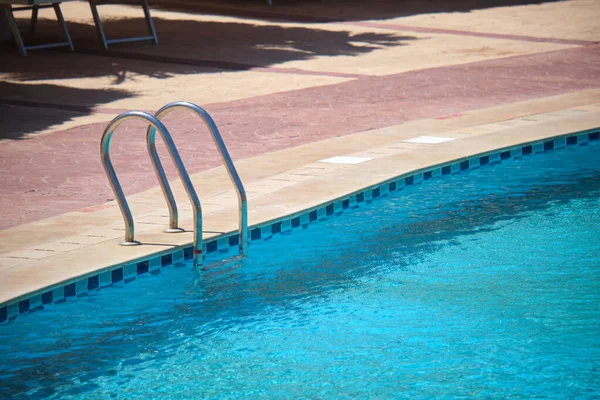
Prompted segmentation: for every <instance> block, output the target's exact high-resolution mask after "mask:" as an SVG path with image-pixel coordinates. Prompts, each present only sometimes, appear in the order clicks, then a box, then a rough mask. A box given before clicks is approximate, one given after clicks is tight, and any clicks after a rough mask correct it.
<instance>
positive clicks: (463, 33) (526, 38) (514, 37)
mask: <svg viewBox="0 0 600 400" xmlns="http://www.w3.org/2000/svg"><path fill="white" fill-rule="evenodd" d="M344 24H346V25H356V26H364V27H366V28H378V29H391V30H396V31H403V32H418V33H440V34H445V35H459V36H475V37H484V38H488V39H508V40H517V41H521V42H537V43H556V44H566V45H576V46H588V45H592V44H596V43H598V41H595V42H594V41H589V40H578V39H557V38H544V37H535V36H523V35H507V34H503V33H487V32H473V31H462V30H455V29H442V28H429V27H422V26H412V25H396V24H386V23H378V22H366V21H351V22H344Z"/></svg>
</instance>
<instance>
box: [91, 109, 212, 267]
mask: <svg viewBox="0 0 600 400" xmlns="http://www.w3.org/2000/svg"><path fill="white" fill-rule="evenodd" d="M130 119H141V120H144V121H145V122H148V123H149V124H150V126H151V127H152V128H153V130H154V133H156V130H158V131H159V132H160V135H161V136H162V138H163V141H164V142H165V144H166V145H167V148H168V150H169V154H170V155H171V159H172V160H173V162H174V163H175V166H176V167H177V172H178V174H179V178H180V179H181V181H182V182H183V185H184V187H185V190H186V192H187V195H188V197H189V199H190V202H191V203H192V208H193V210H194V221H195V229H194V265H196V266H200V265H202V207H201V205H200V200H199V199H198V195H197V194H196V190H194V186H193V185H192V181H191V180H190V177H189V175H188V173H187V171H186V169H185V166H184V165H183V162H182V161H181V157H180V156H179V152H178V151H177V148H176V147H175V144H174V143H173V139H172V138H171V135H170V134H169V131H168V130H167V128H166V127H165V126H164V125H163V123H162V122H160V121H159V120H158V119H157V118H156V117H154V116H152V115H150V114H148V113H145V112H142V111H127V112H124V113H122V114H120V115H118V116H117V117H116V118H115V119H113V120H112V121H111V122H110V123H109V124H108V126H107V127H106V129H105V130H104V133H103V134H102V140H101V142H100V155H101V157H102V165H103V166H104V171H106V175H107V176H108V181H109V182H110V186H111V187H112V190H113V193H114V194H115V198H116V200H117V203H118V204H119V207H120V208H121V214H122V215H123V220H124V222H125V241H123V242H121V243H119V244H120V245H123V246H134V245H139V244H140V242H138V241H136V240H134V226H133V217H132V215H131V210H130V209H129V205H128V204H127V200H126V199H125V194H124V193H123V189H122V188H121V184H120V183H119V179H118V178H117V174H116V173H115V169H114V167H113V165H112V162H111V160H110V141H111V139H112V134H113V132H114V131H115V129H117V128H118V127H119V125H121V124H122V123H123V122H125V121H127V120H130ZM160 179H161V178H160V177H159V180H160ZM161 186H162V184H161Z"/></svg>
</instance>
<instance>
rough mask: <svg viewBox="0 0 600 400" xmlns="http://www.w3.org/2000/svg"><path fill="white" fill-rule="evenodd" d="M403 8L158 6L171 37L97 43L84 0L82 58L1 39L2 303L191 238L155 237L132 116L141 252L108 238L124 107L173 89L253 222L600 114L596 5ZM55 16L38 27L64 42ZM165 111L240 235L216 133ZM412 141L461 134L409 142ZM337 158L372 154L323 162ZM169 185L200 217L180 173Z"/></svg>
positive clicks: (161, 99)
mask: <svg viewBox="0 0 600 400" xmlns="http://www.w3.org/2000/svg"><path fill="white" fill-rule="evenodd" d="M459 3H460V2H457V4H459ZM497 3H502V2H497ZM523 3H526V2H523ZM393 4H395V3H393V2H381V7H380V8H379V14H377V13H375V14H374V12H373V11H371V12H370V13H369V12H367V10H365V9H364V5H361V4H359V3H349V6H348V7H343V8H342V7H340V6H339V4H336V3H329V2H328V3H320V4H310V5H309V6H307V7H300V5H298V4H294V5H292V4H288V3H283V4H281V5H279V6H277V7H273V8H268V7H266V6H263V5H261V4H258V3H256V4H251V5H249V6H246V7H243V8H241V10H240V9H239V8H233V7H229V6H227V5H222V4H221V5H218V4H212V3H208V2H207V3H200V4H196V3H193V4H192V3H191V2H190V3H186V2H166V1H163V2H161V3H158V4H155V8H154V9H153V16H154V18H155V22H156V28H157V31H158V34H159V39H160V41H161V44H160V45H159V46H151V45H145V44H128V45H123V46H115V47H114V49H113V50H111V51H109V52H104V51H102V50H100V49H99V44H98V43H97V42H96V41H95V32H94V31H93V23H92V19H91V15H89V10H88V9H87V8H86V7H87V4H86V3H80V2H73V3H67V4H65V5H64V7H63V12H64V14H65V18H66V19H67V21H70V28H71V31H72V35H73V40H74V43H75V46H76V48H77V50H76V52H74V53H68V52H62V51H57V50H47V51H40V52H32V54H31V55H30V57H28V58H23V57H20V56H18V55H17V53H16V49H14V48H12V47H11V46H2V47H0V54H1V56H2V60H3V61H2V72H1V73H0V79H1V81H0V113H2V122H3V126H4V131H3V133H2V140H1V141H0V168H2V171H3V173H2V177H1V178H0V179H1V180H2V182H1V183H2V185H1V187H0V193H1V194H2V196H1V198H0V228H1V229H2V231H0V304H3V303H6V302H8V301H9V300H15V299H18V298H20V297H22V296H24V295H25V294H27V293H31V292H34V291H37V290H40V289H42V288H45V287H48V286H51V285H53V284H56V283H58V282H63V281H67V280H69V279H73V278H75V277H77V276H82V275H85V274H87V273H90V272H92V271H95V270H99V269H103V268H106V267H108V266H111V265H118V264H122V263H125V262H127V261H130V260H133V259H136V258H139V257H142V256H144V255H146V254H149V253H156V252H164V251H165V249H168V248H172V247H173V246H177V245H183V244H185V243H189V242H191V238H192V236H191V233H190V232H186V233H182V234H172V235H166V234H163V233H160V231H161V229H162V228H163V227H164V226H165V225H166V221H167V213H166V207H165V205H164V200H163V198H162V195H161V193H160V190H159V189H158V188H157V187H156V181H155V177H154V174H153V172H152V171H151V165H150V163H149V160H148V157H147V155H146V150H145V143H144V134H143V132H144V131H145V128H144V127H143V126H141V125H140V124H135V123H131V124H129V123H128V124H127V125H124V126H123V127H122V128H120V129H119V130H118V131H117V132H116V133H115V139H114V142H113V149H112V150H113V154H114V162H115V166H116V168H117V172H118V173H119V178H120V179H121V183H122V185H123V187H124V189H125V191H126V194H128V195H129V197H128V199H129V201H130V205H131V207H132V211H133V214H134V218H135V220H136V232H137V233H138V234H137V238H138V239H139V240H141V241H142V242H143V243H145V245H144V246H139V247H133V248H123V247H119V246H117V245H116V243H117V242H118V241H119V240H120V238H121V237H122V235H123V222H122V219H121V216H120V213H119V210H118V207H117V206H116V204H115V203H114V201H111V200H112V197H113V196H112V193H111V191H110V187H109V186H108V183H107V181H106V177H105V176H104V171H103V170H102V167H101V164H100V157H99V141H100V136H101V134H102V132H103V129H104V127H105V126H106V124H107V122H108V121H109V120H110V119H112V118H113V117H114V116H116V114H118V113H119V112H121V111H125V110H131V109H142V110H148V111H153V110H156V109H158V108H160V107H161V106H163V105H164V104H166V103H167V102H170V101H175V100H187V101H191V102H195V103H197V104H199V105H201V106H203V107H205V108H206V109H207V110H208V111H209V112H210V113H211V115H213V117H214V119H215V121H216V123H217V125H218V126H219V128H220V129H221V132H222V134H223V136H224V139H225V142H226V143H227V144H228V147H229V148H230V152H231V154H232V156H233V158H234V160H236V165H237V168H238V171H239V173H240V175H241V177H242V179H243V181H244V183H245V184H246V186H247V191H248V194H249V205H250V223H251V224H253V225H254V224H259V223H261V222H264V221H269V220H273V219H275V218H279V217H281V216H284V215H288V214H293V213H297V212H299V211H301V210H304V209H307V208H309V207H313V206H315V205H317V204H321V203H323V202H325V201H327V200H332V199H336V198H339V197H341V196H343V195H346V194H348V193H351V192H353V191H356V190H359V189H360V188H362V187H366V186H370V185H373V184H375V183H378V182H381V181H384V180H386V179H389V178H392V177H394V176H398V175H401V174H403V173H406V172H409V171H412V170H416V169H421V168H425V167H427V166H429V165H432V164H438V163H442V162H447V161H451V160H455V159H460V158H464V157H467V156H469V155H472V154H478V153H482V152H486V151H491V150H493V149H494V148H502V147H508V146H511V145H514V144H517V143H524V142H529V141H533V140H539V139H543V138H547V137H554V136H557V135H561V134H565V133H569V132H573V131H577V130H582V129H590V128H595V127H598V126H600V79H599V78H600V45H599V44H597V42H598V41H599V40H600V27H598V26H597V22H596V21H597V20H598V17H600V4H599V3H598V2H594V1H568V2H557V3H556V2H548V3H543V4H539V5H538V4H535V5H522V6H504V7H497V8H487V9H481V10H468V9H467V10H461V12H450V13H447V12H440V11H445V10H435V9H431V8H429V9H425V10H420V9H418V8H416V9H412V10H398V6H394V5H393ZM370 7H374V6H372V5H371V6H370ZM413 7H416V6H413ZM138 11H139V10H136V9H135V8H130V7H125V6H106V7H103V8H102V10H101V12H103V13H106V14H103V15H106V16H107V17H113V18H115V19H111V20H109V21H108V22H107V23H106V28H107V33H108V32H110V31H111V29H112V31H113V32H121V33H122V34H123V35H131V34H132V33H133V34H135V31H136V30H143V29H144V27H143V19H142V18H141V16H137V17H131V18H128V19H124V18H122V16H123V15H127V16H130V15H131V16H134V15H137V14H136V12H138ZM207 11H210V12H212V13H213V15H206V14H201V13H202V12H207ZM140 12H141V11H140ZM232 14H234V15H235V16H232ZM357 16H358V17H357ZM41 17H43V14H42V15H41ZM50 22H51V21H46V20H41V21H40V26H39V28H38V30H39V32H49V34H56V35H59V34H60V32H59V31H58V30H55V28H54V27H53V26H52V24H51V23H50ZM548 26H552V27H553V28H552V30H550V29H548V28H546V27H548ZM215 37H217V38H219V40H215ZM189 38H194V40H190V39H189ZM525 117H526V118H525ZM166 121H167V126H168V128H169V129H170V131H171V133H172V135H173V137H174V139H175V141H176V143H177V144H178V146H179V149H180V152H181V154H182V157H183V159H184V161H185V163H186V166H187V168H188V170H189V171H191V172H194V175H193V177H192V178H193V181H194V184H195V185H196V188H197V191H198V192H199V195H200V198H201V201H202V204H203V210H204V215H205V227H204V228H205V231H206V232H205V236H206V237H209V236H214V235H215V233H214V232H230V231H232V230H234V229H235V228H236V225H237V213H236V200H235V195H234V192H233V190H232V188H231V183H230V182H229V179H228V177H227V175H226V173H225V171H224V170H223V169H222V167H217V166H218V165H219V158H218V154H217V152H216V151H215V149H214V147H213V145H212V143H211V142H210V139H209V138H208V135H207V134H206V133H205V132H204V131H203V127H202V126H201V125H200V124H198V121H197V120H195V119H194V118H193V116H191V115H189V116H188V115H181V114H176V115H171V116H169V117H168V118H167V119H166ZM420 135H433V136H445V137H453V138H456V139H457V140H455V141H452V142H447V143H443V144H438V145H424V144H411V143H406V142H402V140H404V139H408V138H411V137H415V136H420ZM161 154H163V156H164V155H165V154H164V149H161ZM337 155H364V156H368V157H372V158H374V160H372V161H369V162H367V163H364V164H359V165H355V166H348V165H329V164H322V163H317V161H318V160H320V159H323V158H328V157H331V156H337ZM163 159H166V158H164V157H163ZM166 164H169V163H166ZM166 167H167V173H168V175H169V176H170V177H172V178H174V177H175V174H174V169H173V168H172V167H171V168H169V167H170V166H169V165H166ZM215 167H216V168H215ZM174 191H175V193H176V197H177V199H178V204H179V206H180V209H181V216H180V220H181V222H182V223H181V225H182V226H183V227H184V228H188V229H191V226H192V224H191V220H190V218H191V211H190V208H189V206H188V205H187V199H186V196H185V194H184V193H183V189H182V188H181V186H180V185H179V184H178V183H177V182H175V183H174Z"/></svg>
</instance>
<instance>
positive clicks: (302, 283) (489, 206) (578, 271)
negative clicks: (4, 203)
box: [0, 141, 600, 399]
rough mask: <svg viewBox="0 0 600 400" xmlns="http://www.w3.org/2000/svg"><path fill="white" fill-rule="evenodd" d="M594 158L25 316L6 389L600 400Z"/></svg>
mask: <svg viewBox="0 0 600 400" xmlns="http://www.w3.org/2000/svg"><path fill="white" fill-rule="evenodd" d="M599 150H600V145H599V144H598V141H595V142H591V143H589V144H588V145H586V146H582V147H567V148H565V149H560V150H556V151H552V152H549V153H541V154H535V155H531V156H527V157H523V158H520V159H517V160H514V161H513V160H506V161H505V162H503V163H502V164H499V165H493V166H492V165H483V166H482V167H480V168H477V169H474V170H471V171H468V172H467V173H463V174H446V175H441V176H438V177H437V178H435V179H432V180H431V181H428V182H426V183H424V184H412V185H409V186H406V187H405V188H404V189H402V190H401V191H399V192H395V193H390V194H389V195H388V196H387V197H384V198H381V199H378V200H375V201H373V202H372V203H371V204H367V202H362V203H357V208H356V209H354V210H352V211H350V212H348V213H344V214H342V215H340V216H338V217H336V218H332V219H329V220H327V221H319V222H317V223H316V224H314V225H307V226H306V229H303V230H294V231H291V232H288V233H287V234H285V235H277V236H273V237H272V238H270V239H269V240H264V241H255V242H253V244H252V248H251V252H250V256H249V257H248V258H245V259H243V260H239V261H235V262H230V263H225V264H223V265H218V266H215V267H213V268H210V269H208V270H206V271H194V270H192V268H190V266H189V265H186V266H184V267H179V268H172V267H171V268H164V269H163V270H162V272H161V276H160V277H152V276H150V275H149V274H146V275H143V276H140V277H138V279H137V280H136V281H135V282H132V283H131V284H128V285H122V286H120V287H119V286H117V287H115V288H111V289H106V290H101V291H98V292H94V291H92V292H90V295H89V296H87V297H83V298H79V299H78V300H76V301H71V300H67V301H66V303H63V304H60V305H57V306H53V307H51V308H50V309H48V310H45V311H43V312H37V313H34V314H31V315H28V316H26V317H23V318H18V319H16V320H15V321H13V322H12V323H10V324H8V325H4V326H1V327H0V351H1V352H2V354H3V357H2V361H0V382H1V385H0V397H9V396H15V397H23V398H27V397H30V398H94V399H101V398H127V399H133V398H144V399H145V398H182V399H189V398H202V397H208V398H212V397H222V398H231V397H242V396H245V397H259V396H264V397H267V396H268V397H286V398H287V397H307V398H315V397H317V398H318V397H320V398H323V397H358V396H364V397H370V398H389V397H432V396H437V397H453V396H465V397H466V396H469V397H473V396H476V397H532V396H541V397H548V398H552V397H554V398H573V397H582V398H586V397H597V396H598V395H599V394H600V383H599V382H600V376H599V367H600V354H599V353H600V329H599V328H600V309H599V304H600V290H599V289H600V272H599V268H600V242H599V240H598V239H599V236H600V235H599V234H598V231H600V201H599V197H600V157H598V152H599ZM414 183H417V182H414ZM233 254H234V251H232V252H231V253H227V254H225V253H223V254H213V255H211V256H210V257H212V261H217V260H218V258H219V257H222V258H224V257H227V256H228V255H233ZM208 261H209V262H210V261H211V259H210V258H209V260H208ZM209 262H207V264H209Z"/></svg>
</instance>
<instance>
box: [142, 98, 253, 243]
mask: <svg viewBox="0 0 600 400" xmlns="http://www.w3.org/2000/svg"><path fill="white" fill-rule="evenodd" d="M179 109H181V110H188V111H193V112H195V113H196V115H198V116H199V117H200V119H202V121H203V122H204V124H205V125H206V127H207V128H208V131H209V132H210V134H211V137H212V139H213V141H214V143H215V145H216V146H217V149H218V150H219V153H220V155H221V160H222V161H223V164H225V167H226V169H227V173H228V174H229V178H230V179H231V181H232V183H233V186H234V187H235V190H236V192H237V196H238V205H239V221H240V222H239V246H240V254H246V253H247V251H248V199H247V197H246V191H245V190H244V185H243V184H242V180H241V179H240V176H239V175H238V173H237V170H236V169H235V165H233V161H232V160H231V157H230V156H229V152H228V151H227V147H226V146H225V143H224V142H223V138H222V137H221V134H220V133H219V129H218V128H217V125H216V124H215V121H213V119H212V118H211V116H210V115H209V114H208V113H207V112H206V111H205V110H204V109H202V108H201V107H198V106H197V105H195V104H193V103H189V102H187V101H176V102H173V103H169V104H167V105H166V106H164V107H163V108H161V109H160V110H158V111H157V112H156V113H155V114H154V116H155V117H156V118H157V119H158V120H160V119H162V118H163V117H164V116H165V115H167V114H168V113H170V112H171V111H175V110H179ZM155 131H156V129H155V128H154V127H153V126H149V127H148V132H147V134H146V144H147V146H148V153H149V154H150V158H151V159H152V164H153V166H154V171H155V172H156V176H157V177H158V179H159V181H160V182H161V188H162V190H163V195H164V196H165V200H166V201H167V205H168V207H169V215H170V220H169V231H171V230H176V229H178V226H177V218H178V216H177V205H176V204H175V199H174V197H173V192H172V191H171V187H170V186H169V183H168V181H167V179H166V176H165V172H164V170H163V167H162V164H161V162H160V159H159V157H158V153H157V151H156V132H155Z"/></svg>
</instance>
